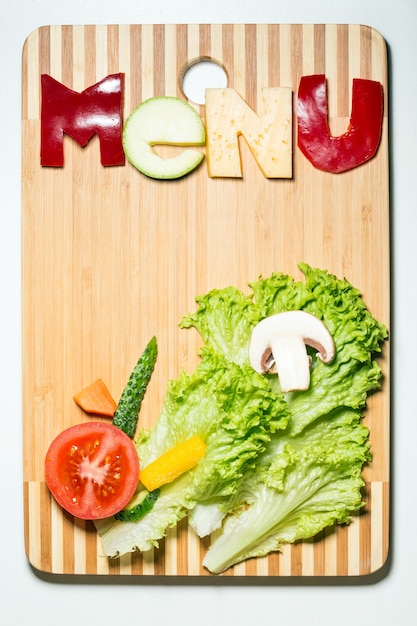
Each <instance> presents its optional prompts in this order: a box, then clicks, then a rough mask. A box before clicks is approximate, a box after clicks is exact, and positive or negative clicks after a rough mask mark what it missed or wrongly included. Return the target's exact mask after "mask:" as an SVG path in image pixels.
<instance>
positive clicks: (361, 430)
mask: <svg viewBox="0 0 417 626" xmlns="http://www.w3.org/2000/svg"><path fill="white" fill-rule="evenodd" d="M300 269H301V270H302V272H303V273H304V275H305V281H304V282H301V281H300V282H296V281H294V280H293V279H292V278H291V277H290V276H287V275H285V274H280V273H274V274H272V275H271V276H270V277H268V278H262V277H260V278H259V279H258V280H257V281H255V282H253V283H251V284H250V288H251V289H252V294H250V295H244V294H243V293H241V292H240V291H239V290H237V289H236V288H234V287H227V288H225V289H216V290H213V291H211V292H209V293H208V294H206V295H203V296H199V297H198V298H197V299H196V301H197V305H198V306H197V310H196V311H195V312H194V313H192V314H188V315H186V316H185V317H184V319H183V321H182V323H181V327H182V328H184V329H191V328H194V329H195V330H196V331H198V332H199V334H200V335H201V337H202V339H203V341H204V346H203V348H202V350H201V353H200V356H201V361H200V364H199V365H198V367H197V368H196V370H195V371H194V372H193V373H192V374H188V373H185V372H183V373H181V375H180V376H179V377H178V379H176V380H174V381H170V382H169V384H168V389H167V393H166V397H165V401H164V405H163V408H162V411H161V414H160V416H159V419H158V422H157V424H156V425H155V427H154V428H153V429H152V430H151V431H144V430H141V431H140V433H139V436H138V439H137V449H138V454H139V457H140V460H141V465H142V467H145V466H146V465H147V464H148V463H150V462H151V461H152V460H153V459H155V458H157V457H158V456H160V455H161V454H163V453H164V452H165V451H167V450H168V449H169V448H172V447H174V446H175V445H177V444H179V443H180V442H182V441H184V440H185V439H187V438H189V437H191V436H193V435H199V436H200V437H201V438H202V439H203V440H204V441H205V442H206V444H207V450H206V455H205V457H204V458H203V459H201V460H200V462H199V464H198V465H197V467H196V468H194V469H193V470H191V471H189V472H187V473H186V474H185V475H183V476H181V477H180V478H179V479H177V480H176V481H174V482H173V483H171V484H169V485H165V486H163V487H162V488H161V492H160V496H159V498H158V500H157V501H156V503H155V505H154V507H153V509H152V510H151V511H150V512H149V513H148V514H147V515H146V516H144V517H143V518H142V519H141V520H139V521H138V522H135V523H132V524H131V523H126V522H118V521H115V520H114V519H109V520H103V521H102V522H99V523H98V524H97V527H98V530H99V533H100V535H101V538H102V542H103V547H104V551H105V553H106V554H108V555H110V556H114V555H118V554H123V553H125V552H128V551H131V550H134V549H140V550H147V549H149V548H150V547H153V546H157V545H158V541H159V539H161V538H162V537H163V536H164V535H165V534H166V530H167V528H169V527H171V526H173V525H175V524H176V523H177V522H178V521H179V520H180V519H182V518H183V517H184V516H185V515H187V514H188V516H189V523H190V525H191V526H192V527H193V528H194V529H195V531H196V532H197V534H198V535H199V536H202V537H203V536H206V535H207V534H211V533H212V532H213V531H214V530H216V529H219V530H218V532H216V533H215V535H213V536H212V541H211V547H210V549H209V551H208V553H207V556H206V558H205V561H204V565H205V566H206V567H207V568H208V569H209V570H210V571H212V572H220V571H223V570H224V569H226V568H228V567H230V566H231V565H233V564H234V563H237V562H239V561H241V560H243V559H246V558H249V557H251V556H261V555H264V554H267V553H268V552H270V551H271V550H279V549H280V547H281V545H282V543H284V542H293V541H298V540H300V539H307V538H310V537H312V536H314V535H315V534H317V533H318V532H320V531H321V530H322V529H323V528H325V527H326V526H329V525H334V524H339V523H348V522H349V521H350V519H351V516H352V514H354V513H356V512H357V511H358V510H359V509H360V508H361V507H362V505H363V502H362V491H361V490H362V486H363V480H362V478H361V471H362V468H363V465H364V464H365V463H367V462H369V461H370V460H371V454H370V448H369V432H368V430H367V429H366V428H365V427H364V426H363V425H362V423H361V420H362V413H363V411H364V409H365V407H366V400H367V397H368V395H369V393H371V392H373V391H375V390H377V389H378V388H379V387H380V385H381V380H382V378H381V377H382V372H381V368H380V366H379V365H378V363H377V362H376V361H375V360H374V358H375V354H376V353H378V352H380V350H381V346H382V344H383V342H384V340H385V339H386V337H387V329H386V328H385V326H384V325H383V324H380V323H379V322H377V321H376V320H375V319H374V318H373V316H372V315H371V313H370V312H369V311H368V310H367V308H366V306H365V304H364V302H363V301H362V299H361V296H360V293H359V292H358V290H357V289H355V288H354V287H353V286H352V285H350V284H349V283H348V282H347V281H346V280H340V279H338V278H336V277H335V276H333V275H331V274H329V273H328V272H326V271H323V270H318V269H313V268H311V267H310V266H308V265H306V264H301V265H300ZM288 310H305V311H307V312H309V313H312V314H313V315H315V316H316V317H318V318H319V319H321V320H323V322H324V323H325V324H326V326H327V328H328V329H329V331H330V333H331V334H332V336H333V338H334V342H335V346H336V357H335V359H334V360H333V362H332V363H330V364H324V363H322V362H321V361H320V360H319V359H317V358H316V356H315V353H314V351H311V383H310V388H309V389H308V390H307V391H297V392H292V393H288V394H282V392H281V390H280V386H279V380H278V377H277V376H276V375H266V376H261V375H259V374H257V373H256V372H255V371H254V370H253V369H252V368H251V367H250V365H249V358H248V348H249V342H250V337H251V333H252V329H253V328H254V326H255V325H256V324H257V323H258V322H259V321H261V320H262V319H263V318H264V317H266V316H269V315H272V314H275V313H279V312H281V311H288Z"/></svg>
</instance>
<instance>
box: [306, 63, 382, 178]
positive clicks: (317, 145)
mask: <svg viewBox="0 0 417 626" xmlns="http://www.w3.org/2000/svg"><path fill="white" fill-rule="evenodd" d="M382 119H383V92H382V85H381V83H379V82H377V81H373V80H365V79H361V78H354V79H353V83H352V112H351V117H350V123H349V127H348V129H347V131H346V132H345V133H344V134H343V135H340V136H338V137H334V136H332V135H331V134H330V129H329V124H328V108H327V91H326V77H325V76H324V75H323V74H314V75H312V76H303V77H302V78H301V80H300V85H299V89H298V102H297V126H298V147H299V148H300V150H301V152H302V153H303V154H304V156H306V157H307V159H308V160H309V161H310V162H311V163H312V164H313V165H314V167H316V168H317V169H319V170H324V171H325V172H332V173H334V174H338V173H340V172H345V171H347V170H350V169H352V168H354V167H357V166H358V165H361V164H362V163H365V162H366V161H368V160H369V159H371V158H372V157H373V156H374V155H375V153H376V151H377V149H378V145H379V142H380V140H381V130H382Z"/></svg>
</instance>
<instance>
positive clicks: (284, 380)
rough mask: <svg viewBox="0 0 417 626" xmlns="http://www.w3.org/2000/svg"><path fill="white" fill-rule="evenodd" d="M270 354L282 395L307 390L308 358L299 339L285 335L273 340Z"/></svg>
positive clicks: (308, 375) (308, 377) (303, 344)
mask: <svg viewBox="0 0 417 626" xmlns="http://www.w3.org/2000/svg"><path fill="white" fill-rule="evenodd" d="M271 353H272V359H273V362H274V364H275V367H274V369H275V370H276V373H277V374H278V378H279V384H280V387H281V391H282V392H283V393H287V392H289V391H295V390H305V389H308V388H309V386H310V358H309V356H308V354H307V350H306V346H305V343H304V341H303V339H302V338H301V337H299V336H297V335H287V336H283V337H280V338H276V339H274V340H273V341H272V342H271ZM271 364H272V363H271Z"/></svg>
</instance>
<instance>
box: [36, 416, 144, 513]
mask: <svg viewBox="0 0 417 626" xmlns="http://www.w3.org/2000/svg"><path fill="white" fill-rule="evenodd" d="M45 478H46V483H47V485H48V487H49V490H50V491H51V493H52V495H53V496H54V498H55V500H56V501H57V502H58V503H59V504H60V505H61V506H62V507H63V508H64V509H65V510H66V511H68V513H70V514H71V515H74V516H75V517H79V518H80V519H85V520H94V519H102V518H104V517H110V516H112V515H114V514H115V513H118V512H119V511H120V510H121V509H123V508H124V507H125V506H126V504H127V503H128V502H129V500H130V499H131V497H132V496H133V494H134V492H135V489H136V487H137V484H138V481H139V459H138V455H137V452H136V448H135V446H134V444H133V441H132V440H131V439H130V438H129V437H128V436H127V435H126V434H125V433H124V432H123V431H121V430H120V429H119V428H116V426H113V425H112V424H107V423H104V422H86V423H83V424H77V425H76V426H71V427H70V428H67V429H66V430H64V431H63V432H61V433H60V434H59V435H58V436H57V437H56V438H55V439H54V440H53V442H52V443H51V445H50V447H49V449H48V452H47V454H46V457H45Z"/></svg>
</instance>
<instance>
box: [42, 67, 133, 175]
mask: <svg viewBox="0 0 417 626" xmlns="http://www.w3.org/2000/svg"><path fill="white" fill-rule="evenodd" d="M123 78H124V76H123V74H110V75H109V76H107V77H106V78H103V80H101V81H100V82H98V83H96V84H95V85H92V86H91V87H88V88H87V89H85V90H84V91H82V92H81V93H78V92H76V91H72V90H71V89H69V88H68V87H65V85H62V84H61V83H59V82H58V81H56V80H55V79H54V78H52V77H51V76H49V75H48V74H42V76H41V87H42V106H41V165H44V166H53V167H62V166H63V165H64V147H63V139H64V133H66V134H67V135H69V136H70V137H72V138H73V139H74V140H75V141H77V142H78V143H79V144H80V146H85V145H86V144H87V143H88V141H89V140H90V139H91V138H92V137H93V135H94V134H95V133H97V135H98V137H99V140H100V160H101V163H102V165H124V163H125V154H124V152H123V146H122V127H123V120H122V88H123Z"/></svg>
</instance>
